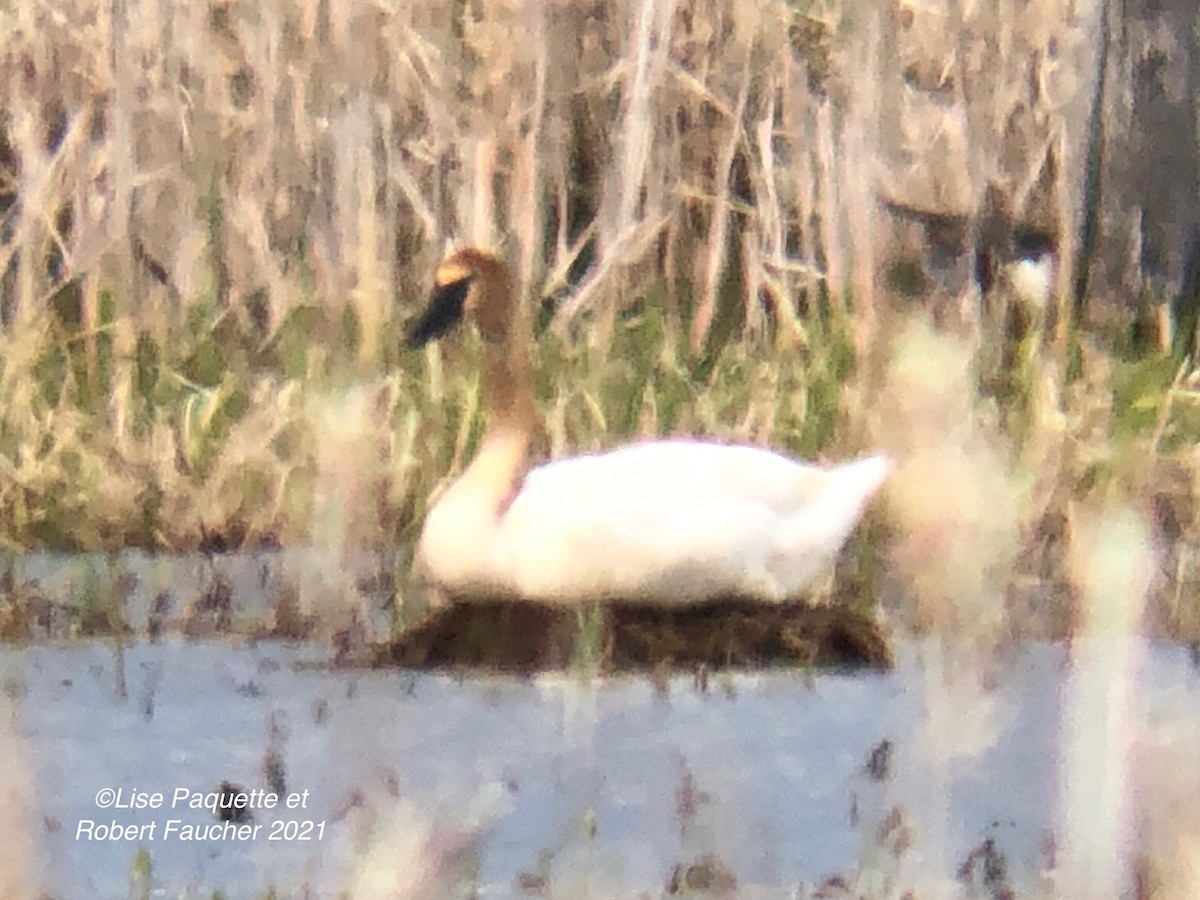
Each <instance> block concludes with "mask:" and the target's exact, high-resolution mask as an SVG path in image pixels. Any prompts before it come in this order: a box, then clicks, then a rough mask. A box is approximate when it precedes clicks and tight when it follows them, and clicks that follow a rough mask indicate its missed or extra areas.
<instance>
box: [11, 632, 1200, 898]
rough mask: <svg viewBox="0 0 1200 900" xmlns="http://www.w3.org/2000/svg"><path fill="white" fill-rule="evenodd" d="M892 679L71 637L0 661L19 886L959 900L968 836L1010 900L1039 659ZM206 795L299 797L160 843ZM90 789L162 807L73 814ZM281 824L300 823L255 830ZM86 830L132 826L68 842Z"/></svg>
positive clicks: (1046, 765)
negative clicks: (583, 667) (225, 784)
mask: <svg viewBox="0 0 1200 900" xmlns="http://www.w3.org/2000/svg"><path fill="white" fill-rule="evenodd" d="M1144 649H1145V650H1146V653H1145V655H1144V659H1143V664H1142V665H1141V667H1140V669H1139V671H1140V673H1141V674H1140V675H1139V676H1138V685H1139V687H1138V690H1140V692H1141V696H1142V697H1143V699H1144V701H1145V709H1144V714H1145V716H1146V717H1147V720H1148V721H1149V719H1151V718H1153V717H1155V716H1160V717H1161V716H1163V715H1168V714H1170V715H1174V714H1176V711H1177V710H1179V709H1185V710H1188V711H1189V712H1188V713H1187V714H1188V715H1192V716H1196V715H1200V713H1198V712H1196V711H1197V710H1200V706H1197V704H1196V700H1197V699H1198V698H1197V691H1196V675H1195V673H1194V670H1193V668H1192V665H1191V662H1190V660H1189V658H1188V657H1187V654H1186V653H1184V652H1183V651H1182V650H1178V649H1175V648H1155V647H1149V646H1147V647H1145V648H1144ZM917 657H918V654H917V653H916V651H915V650H911V648H910V652H904V653H903V654H902V659H901V661H900V664H899V665H898V667H897V669H896V670H895V671H894V672H891V673H887V674H878V673H876V674H858V675H838V674H817V675H813V676H805V675H803V674H799V673H796V674H790V673H775V674H764V675H728V676H727V675H713V676H711V677H710V678H709V680H708V684H707V686H706V687H705V686H701V685H698V684H696V683H695V681H694V680H693V679H690V678H679V679H675V680H672V681H670V682H667V683H665V684H664V683H661V682H660V683H658V684H657V685H656V684H655V683H652V682H651V681H650V680H649V679H646V678H639V677H625V678H618V679H607V680H603V681H596V682H586V683H585V682H581V681H579V680H577V679H574V678H572V677H569V676H554V677H549V676H547V677H541V678H536V679H533V680H530V681H521V680H515V679H503V678H471V679H468V680H459V679H456V678H454V677H452V676H447V675H429V674H419V673H411V672H399V671H334V670H330V669H329V668H327V667H326V666H324V665H323V663H324V661H325V660H326V659H327V658H328V651H327V649H324V648H312V647H304V646H290V645H285V644H281V643H273V642H259V643H257V644H249V643H241V644H238V643H234V642H222V643H202V642H197V643H192V642H187V641H185V640H183V639H171V640H167V641H164V642H162V643H158V644H151V643H133V644H129V645H127V646H124V647H123V648H119V647H118V646H117V645H116V644H115V643H114V642H111V641H94V642H87V643H76V644H71V645H66V646H37V647H30V648H26V649H7V650H4V651H3V652H2V653H0V681H2V683H3V686H4V691H5V694H6V695H7V697H8V698H10V699H9V700H8V701H7V702H8V705H9V707H10V715H8V716H6V717H5V718H6V719H7V720H8V721H11V729H10V733H11V735H12V737H13V740H11V741H10V744H11V745H12V746H11V749H12V750H13V751H14V752H15V755H16V760H17V763H18V764H19V765H23V766H24V768H25V769H26V770H27V771H28V773H29V778H28V782H29V784H30V785H31V786H32V792H31V796H30V797H29V798H28V800H27V802H28V803H29V804H31V805H32V806H33V807H34V808H33V809H30V810H26V811H25V817H24V821H26V822H28V823H32V824H33V826H34V828H33V831H34V840H33V848H32V850H31V853H30V855H31V856H32V858H31V859H30V860H28V862H29V864H30V865H29V866H28V868H29V869H30V871H31V876H30V877H31V878H36V879H37V881H38V882H39V884H38V886H39V887H41V888H42V889H44V890H46V891H47V892H49V893H50V894H51V895H53V896H59V897H67V898H74V897H127V896H130V890H131V884H134V883H135V880H136V878H139V877H140V878H144V879H146V880H145V882H144V884H146V885H148V887H149V890H148V895H149V896H164V897H166V896H170V897H177V896H185V897H187V896H195V897H199V896H205V897H209V896H212V892H213V891H214V890H216V889H220V890H221V891H223V892H224V893H225V895H226V896H229V897H254V896H261V895H262V894H263V893H264V892H266V891H267V890H268V889H270V888H272V887H273V888H275V889H276V890H277V891H278V892H279V895H280V896H299V895H301V894H302V893H303V892H304V891H308V892H309V893H308V896H317V897H326V896H337V895H338V893H339V892H342V891H345V892H347V895H348V896H355V897H359V896H368V897H369V896H372V895H376V896H396V895H397V894H396V891H398V890H400V889H401V888H403V887H404V885H405V884H407V883H408V882H411V883H412V884H413V885H415V884H416V883H417V882H422V881H423V882H424V883H425V884H426V886H427V887H428V886H429V885H430V884H432V885H433V886H432V887H428V890H427V891H426V892H425V893H420V892H419V891H416V890H415V888H414V890H413V891H412V892H410V893H407V894H405V893H401V894H399V895H400V896H430V897H439V896H465V895H467V894H468V893H469V891H470V890H471V889H475V890H477V891H478V895H479V896H484V897H515V896H528V895H536V894H537V892H539V891H540V892H541V895H543V896H559V897H597V898H609V897H621V896H637V895H638V894H639V892H646V894H647V895H648V896H662V895H663V894H664V892H665V891H666V889H667V887H668V886H669V885H671V884H672V883H673V884H674V886H675V887H679V886H680V885H681V884H684V883H691V884H693V885H696V884H709V885H718V886H719V885H720V884H722V883H726V884H728V883H729V881H728V879H730V878H732V879H734V880H736V884H737V895H738V896H741V897H785V896H795V894H794V893H793V892H794V891H795V889H796V887H797V886H799V885H802V884H806V885H810V886H812V885H817V884H820V883H821V882H822V881H823V880H824V879H826V878H828V877H829V876H833V875H836V874H838V873H854V872H855V871H856V870H861V872H862V873H869V875H868V874H863V875H861V877H862V878H864V879H867V880H871V879H874V880H876V881H879V880H880V879H886V878H887V877H892V876H899V875H902V873H903V872H904V870H905V867H919V868H921V869H922V870H924V871H931V870H936V871H938V872H940V873H941V875H942V876H943V877H944V878H945V879H946V880H947V881H948V882H950V883H953V882H954V881H955V879H956V878H958V877H959V876H961V877H962V878H965V879H969V878H970V877H972V876H971V875H970V872H968V871H967V870H966V869H963V865H964V863H965V862H966V861H968V859H969V858H972V859H974V858H976V857H971V856H970V854H971V853H972V851H973V850H977V849H978V848H979V847H980V846H981V844H982V842H983V841H984V840H985V839H987V838H989V837H990V838H994V843H993V845H992V849H994V850H995V851H997V852H998V854H1000V855H1002V857H1003V859H1002V860H1001V863H1002V865H1003V866H1004V877H1005V879H1006V881H1007V882H1008V883H1010V884H1011V885H1012V887H1013V888H1014V889H1015V890H1017V896H1024V895H1025V893H1024V890H1023V888H1024V887H1026V886H1029V885H1032V884H1033V883H1034V881H1035V879H1036V877H1037V873H1038V872H1039V870H1041V869H1042V868H1043V867H1044V866H1045V865H1046V863H1047V855H1048V849H1047V848H1048V845H1049V839H1050V836H1051V834H1052V829H1053V821H1054V818H1053V816H1054V813H1053V797H1054V796H1055V791H1056V784H1057V778H1058V775H1057V771H1058V758H1059V749H1058V735H1059V733H1060V730H1061V729H1060V720H1061V718H1062V715H1063V710H1062V709H1061V700H1060V698H1061V697H1062V696H1063V684H1064V673H1065V671H1066V665H1065V661H1066V653H1065V651H1064V650H1063V649H1062V648H1060V647H1047V646H1040V647H1030V648H1026V649H1023V650H1021V651H1018V652H1016V653H1015V654H1014V655H1013V656H1012V657H1011V659H1009V660H1008V661H1006V662H1005V664H1004V665H1003V666H1001V667H999V669H998V670H997V671H996V672H994V673H993V676H992V677H991V678H990V680H991V681H994V684H993V685H990V686H989V687H987V688H984V689H979V688H969V687H968V688H964V689H963V690H962V691H961V692H959V691H956V689H953V688H952V689H951V690H950V691H949V692H948V694H947V695H946V697H945V698H943V699H944V702H943V704H942V705H941V706H940V707H938V709H939V710H940V711H934V710H933V708H932V707H931V705H930V704H929V703H928V702H927V697H929V696H930V691H929V687H928V684H929V682H928V676H927V672H928V667H926V666H924V665H922V664H921V663H920V662H919V661H918V658H917ZM939 717H940V718H939ZM931 721H933V722H935V723H936V722H938V721H941V722H943V723H945V722H949V723H950V727H949V729H946V727H945V724H943V725H941V726H939V727H940V728H942V730H943V732H945V733H943V734H940V735H939V734H938V733H936V732H931V730H930V727H929V726H930V722H931ZM931 735H932V738H931ZM931 740H932V743H931ZM884 742H887V743H884ZM939 742H940V743H939ZM931 746H932V747H935V749H933V750H931V749H930V748H931ZM938 747H940V749H936V748H938ZM222 781H229V782H233V783H235V784H237V785H239V786H241V787H243V788H244V789H245V790H247V791H250V790H254V789H267V788H268V787H270V786H272V785H273V786H274V787H276V788H277V789H281V790H283V791H284V792H285V797H286V795H287V794H292V793H295V794H301V795H304V794H306V795H307V796H304V797H303V800H302V801H301V800H297V801H296V802H297V803H301V802H302V804H303V805H302V806H297V808H296V809H294V810H288V809H286V808H283V806H282V803H284V802H286V800H281V806H280V807H277V808H275V809H272V810H268V809H261V808H260V809H257V810H255V811H254V812H253V818H252V820H250V823H251V824H254V825H261V826H263V827H262V828H261V829H260V830H259V831H258V833H257V835H256V836H254V837H252V838H250V839H246V840H239V839H236V838H231V839H223V840H208V841H198V840H187V839H185V837H186V830H185V828H184V826H187V825H192V826H205V825H210V824H214V823H217V824H219V822H218V819H217V818H216V817H215V816H214V815H213V813H212V812H211V811H209V810H206V809H199V810H197V809H191V808H188V807H187V804H186V801H184V802H183V804H182V805H180V804H178V803H176V804H174V808H173V801H174V800H175V799H176V795H175V792H176V791H177V790H187V791H195V792H210V791H214V790H215V789H216V788H217V786H218V785H219V784H220V783H221V782H222ZM104 788H111V789H113V790H117V791H120V792H121V796H122V797H123V798H124V800H123V802H125V803H128V802H129V800H130V799H131V798H132V797H134V796H137V794H135V792H143V794H142V795H141V796H143V797H145V796H153V795H154V794H155V793H161V794H162V795H163V805H162V806H160V807H159V808H143V809H110V808H100V807H99V806H98V804H97V799H96V798H97V794H98V792H100V791H101V790H102V789H104ZM893 810H897V812H896V813H895V814H892V815H891V816H890V817H889V813H892V812H893ZM288 820H294V821H296V822H297V823H303V822H312V823H314V825H313V826H300V825H297V826H282V825H275V824H274V823H275V822H276V821H281V822H286V821H288ZM89 821H91V822H95V823H97V825H98V826H99V825H106V824H107V825H111V823H113V822H114V821H115V822H116V823H118V824H119V825H122V826H126V825H131V824H132V825H149V824H151V823H157V825H156V827H155V829H154V830H153V831H152V832H150V831H147V830H145V829H142V830H141V831H140V832H139V836H138V838H135V839H123V840H116V841H114V840H97V839H90V840H89V839H87V838H88V829H89V827H90V826H88V825H87V824H86V823H87V822H89ZM171 821H173V822H174V823H175V824H174V825H173V826H172V831H171V833H170V834H167V833H165V832H166V830H167V823H168V822H171ZM81 822H83V823H85V824H84V825H83V826H82V828H83V830H84V833H82V834H81V831H80V829H81V825H80V823H81ZM318 825H319V826H320V827H319V830H318ZM285 828H286V829H289V830H285ZM301 828H306V829H308V830H307V831H305V832H304V833H303V834H301ZM271 829H277V834H276V836H277V837H279V838H281V839H279V840H271V839H270V836H271V834H270V832H271ZM90 833H91V834H92V835H93V837H94V835H95V834H96V832H95V831H92V832H90ZM300 837H307V838H308V840H301V839H299V838H300ZM140 849H144V851H146V852H148V854H149V856H148V864H147V857H146V855H145V854H144V853H143V854H142V856H141V859H140V861H139V860H138V856H139V850H140ZM968 868H969V867H968ZM960 870H961V871H960ZM964 872H966V874H964ZM135 873H140V875H137V874H135ZM147 873H148V874H147ZM889 873H890V874H889ZM722 879H725V881H724V882H722ZM881 883H882V882H881ZM713 895H719V894H713ZM701 896H705V894H701ZM978 896H991V895H989V894H978Z"/></svg>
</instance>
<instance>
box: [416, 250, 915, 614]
mask: <svg viewBox="0 0 1200 900" xmlns="http://www.w3.org/2000/svg"><path fill="white" fill-rule="evenodd" d="M464 260H465V261H464ZM489 266H490V267H491V268H489ZM481 268H482V270H483V271H482V276H484V277H483V279H482V280H483V283H482V284H481V285H480V288H481V291H480V293H481V294H482V296H483V302H490V303H492V304H493V305H495V304H497V303H500V302H502V301H503V294H504V290H505V289H506V275H505V273H506V270H504V269H503V264H501V263H499V262H498V261H495V258H494V257H490V256H487V255H485V254H479V253H478V251H460V252H459V253H458V254H456V255H455V256H454V257H451V259H450V260H449V261H448V262H447V263H445V264H443V266H442V267H441V269H439V278H438V281H439V283H441V285H442V286H441V288H440V289H439V290H440V295H441V296H448V295H449V294H448V292H449V291H451V290H455V291H456V292H457V295H456V296H450V299H451V301H452V302H455V303H456V304H457V306H458V315H461V314H463V313H464V312H465V313H471V314H473V315H474V317H475V318H476V320H477V321H478V320H479V318H480V316H481V313H480V311H479V307H478V306H476V307H474V308H473V307H472V306H471V304H470V297H471V293H470V292H469V291H467V290H466V289H465V288H464V287H463V277H462V273H463V272H464V271H466V272H469V273H470V274H469V276H468V280H469V281H470V280H474V279H475V278H477V277H480V275H481V273H480V269H481ZM488 275H490V276H491V277H492V278H494V279H495V280H496V281H497V282H498V284H496V285H494V286H492V287H493V293H492V294H491V295H489V293H488V289H489V285H488V283H487V278H486V276H488ZM435 296H437V295H435ZM476 302H477V303H478V302H480V301H476ZM509 302H510V303H511V301H509ZM451 312H453V310H451ZM454 318H455V316H453V315H449V314H448V313H447V312H446V311H445V309H444V307H443V308H441V311H439V308H438V307H437V306H436V304H435V305H432V306H431V307H430V311H429V312H427V313H426V316H425V318H424V319H423V320H422V322H421V323H419V324H418V326H417V327H416V329H415V330H414V334H415V335H416V337H417V339H418V340H421V339H422V338H423V337H424V336H426V335H427V333H428V332H431V331H432V332H433V335H432V336H436V335H437V334H438V333H440V332H441V331H444V330H446V328H447V327H448V324H447V323H449V322H451V321H452V320H453V319H454ZM430 322H433V323H434V324H433V325H432V326H431V325H430V324H429V323H430ZM501 324H503V323H501ZM480 325H481V330H484V334H485V339H486V338H487V336H488V334H487V331H486V330H485V329H486V328H487V327H491V328H493V329H494V330H493V343H494V346H492V347H490V348H489V351H488V352H489V353H490V354H491V355H492V358H491V362H490V363H489V369H488V371H487V372H485V382H488V381H490V382H491V383H489V384H488V387H489V390H491V391H493V392H494V395H495V396H494V397H493V400H492V407H493V408H492V410H491V413H492V415H491V417H490V419H489V423H488V428H487V430H486V432H485V436H484V439H483V442H482V444H481V446H480V449H479V452H478V454H477V455H476V457H475V459H474V461H473V462H472V463H471V465H470V466H468V468H467V470H466V471H465V472H464V473H463V474H462V476H461V477H460V478H459V479H458V480H457V481H456V482H455V483H454V484H452V485H451V486H450V487H449V488H448V489H447V490H446V491H445V493H444V494H443V495H442V496H441V497H440V498H439V499H438V501H437V503H436V504H435V505H434V506H433V508H432V509H431V510H430V512H429V514H428V516H427V518H426V521H425V526H424V529H423V531H422V535H421V539H420V542H419V544H418V547H417V555H416V566H417V568H418V570H419V571H420V573H421V574H422V575H423V577H424V578H425V579H426V580H428V581H429V582H431V583H432V584H433V585H435V586H436V587H437V588H438V589H439V590H440V591H441V592H443V593H444V594H446V595H448V596H449V597H450V598H452V599H455V600H471V599H489V600H493V599H522V600H530V601H534V602H539V603H546V604H557V605H573V604H578V603H586V602H631V603H650V604H658V605H663V606H680V605H688V604H698V603H705V602H709V601H714V600H720V599H734V598H736V599H749V600H759V601H768V602H779V601H784V600H789V599H794V598H797V597H799V596H800V595H802V594H803V593H804V592H805V591H806V590H807V589H809V588H810V587H811V586H812V584H813V581H814V580H815V579H816V578H817V577H818V576H819V575H821V574H822V573H823V572H825V571H826V570H827V569H828V567H829V566H830V564H831V563H832V561H833V559H834V557H835V556H836V554H837V552H838V550H839V549H840V548H841V546H842V544H843V543H844V542H845V540H846V538H847V537H848V536H849V534H850V531H851V530H852V529H853V527H854V525H855V523H856V522H857V521H858V518H859V516H860V515H861V513H862V510H863V508H864V506H865V505H866V503H867V502H868V500H869V499H870V498H871V496H872V495H873V494H874V493H875V492H876V491H877V490H878V488H879V487H880V485H881V484H882V483H883V481H884V479H885V478H886V477H887V474H888V472H889V471H890V468H891V464H890V462H889V461H888V460H887V459H886V458H884V457H871V458H867V459H862V460H859V461H857V462H852V463H849V464H845V465H840V466H835V467H831V468H819V467H816V466H811V465H807V464H805V463H800V462H797V461H795V460H792V459H789V458H787V457H785V456H782V455H780V454H778V453H774V452H772V451H770V450H765V449H762V448H758V447H749V446H739V445H727V444H718V443H712V442H705V441H694V440H663V441H649V442H645V443H637V444H631V445H629V446H626V447H622V448H620V449H617V450H613V451H610V452H608V453H601V454H595V455H588V456H578V457H573V458H568V459H561V460H556V461H554V462H550V463H546V464H544V465H541V466H537V467H535V468H529V439H530V438H529V436H530V433H531V431H532V428H533V422H532V421H531V420H532V411H533V406H532V403H533V397H532V390H531V389H530V387H529V385H528V383H527V381H526V378H525V374H526V373H525V368H524V364H523V363H522V362H521V359H522V358H525V359H527V354H526V355H525V356H524V357H522V355H521V354H519V353H518V352H516V350H517V347H515V346H514V345H512V344H511V343H509V341H508V340H507V333H508V331H509V330H511V329H509V328H504V327H498V326H497V324H496V321H495V320H492V321H490V322H487V324H486V325H485V324H484V323H480ZM425 339H427V337H425Z"/></svg>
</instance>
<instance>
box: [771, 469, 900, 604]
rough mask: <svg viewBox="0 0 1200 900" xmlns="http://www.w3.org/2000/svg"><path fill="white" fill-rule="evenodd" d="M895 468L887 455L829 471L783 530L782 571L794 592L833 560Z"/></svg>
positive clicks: (779, 553) (779, 545) (782, 577)
mask: <svg viewBox="0 0 1200 900" xmlns="http://www.w3.org/2000/svg"><path fill="white" fill-rule="evenodd" d="M891 471H892V461H891V460H890V459H889V458H888V457H886V456H871V457H868V458H866V459H860V460H856V461H855V462H852V463H846V464H845V465H840V466H835V467H833V468H832V469H828V470H827V471H826V476H827V481H826V484H825V486H824V489H823V490H821V491H820V493H818V494H817V495H816V496H815V497H814V498H813V500H812V502H811V503H808V504H806V505H805V507H804V509H802V510H800V511H798V512H796V513H795V514H794V515H792V516H791V517H789V518H788V519H787V521H786V522H785V523H784V526H783V528H782V530H781V533H780V534H779V541H778V543H777V544H776V565H778V566H779V569H778V570H777V573H778V577H779V578H780V581H781V583H782V584H784V585H786V586H787V592H788V593H789V594H795V593H800V592H802V591H803V590H804V589H805V588H806V587H807V586H808V582H810V581H811V579H812V578H813V577H814V576H815V575H817V574H818V572H819V571H820V570H821V569H822V568H824V567H825V566H827V565H828V564H829V563H830V562H831V561H832V560H833V558H834V557H835V556H836V555H837V552H838V551H839V550H840V549H841V548H842V545H843V544H844V543H845V542H846V539H847V538H848V537H849V536H850V532H851V531H853V530H854V526H855V525H856V524H857V523H858V520H859V518H861V516H862V513H863V509H864V508H865V507H866V505H867V503H868V501H870V499H871V497H872V496H874V495H875V493H876V492H877V491H878V490H879V488H880V487H881V486H882V485H883V482H884V481H885V480H886V479H887V477H888V475H889V474H890V473H891Z"/></svg>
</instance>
